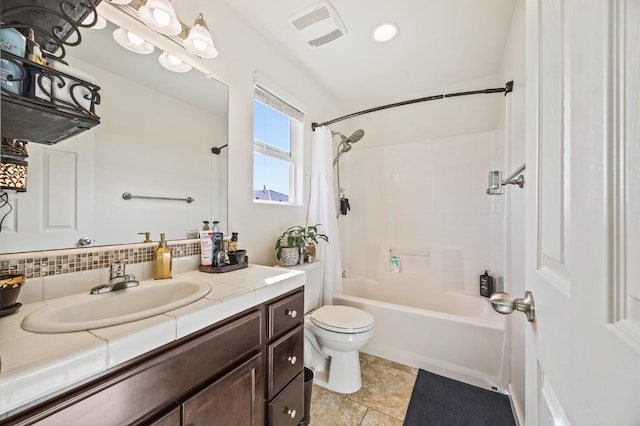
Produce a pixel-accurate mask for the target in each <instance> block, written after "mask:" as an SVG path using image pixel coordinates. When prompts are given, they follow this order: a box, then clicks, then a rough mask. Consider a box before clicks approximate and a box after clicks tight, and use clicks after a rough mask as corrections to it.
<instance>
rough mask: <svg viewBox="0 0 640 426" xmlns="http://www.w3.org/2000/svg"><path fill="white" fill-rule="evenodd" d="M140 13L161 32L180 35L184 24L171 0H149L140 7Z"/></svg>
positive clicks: (150, 25)
mask: <svg viewBox="0 0 640 426" xmlns="http://www.w3.org/2000/svg"><path fill="white" fill-rule="evenodd" d="M138 13H139V14H140V19H142V21H143V22H144V23H145V24H147V26H149V27H150V28H152V29H154V30H156V31H157V32H159V33H162V34H166V35H178V34H180V33H181V32H182V25H181V24H180V21H178V18H177V17H176V11H175V9H174V8H173V5H172V4H171V1H169V0H147V2H146V4H145V5H144V6H142V7H141V8H140V9H138Z"/></svg>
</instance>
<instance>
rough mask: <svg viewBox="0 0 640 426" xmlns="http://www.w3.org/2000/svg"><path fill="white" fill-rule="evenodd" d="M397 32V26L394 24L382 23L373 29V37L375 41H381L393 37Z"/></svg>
mask: <svg viewBox="0 0 640 426" xmlns="http://www.w3.org/2000/svg"><path fill="white" fill-rule="evenodd" d="M397 33H398V26H397V25H396V24H390V23H387V24H382V25H379V26H378V27H377V28H376V29H375V30H374V31H373V38H374V39H375V40H376V41H379V42H381V43H383V42H385V41H389V40H391V39H392V38H394V37H395V36H396V34H397Z"/></svg>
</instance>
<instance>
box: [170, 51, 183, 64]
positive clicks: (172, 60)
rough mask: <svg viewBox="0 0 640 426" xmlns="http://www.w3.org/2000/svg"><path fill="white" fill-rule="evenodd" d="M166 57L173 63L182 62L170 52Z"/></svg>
mask: <svg viewBox="0 0 640 426" xmlns="http://www.w3.org/2000/svg"><path fill="white" fill-rule="evenodd" d="M167 57H168V59H169V62H171V63H172V64H173V65H180V64H181V63H182V60H181V59H180V58H176V57H175V56H173V55H172V54H171V53H169V54H168V55H167Z"/></svg>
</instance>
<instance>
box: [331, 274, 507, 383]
mask: <svg viewBox="0 0 640 426" xmlns="http://www.w3.org/2000/svg"><path fill="white" fill-rule="evenodd" d="M343 287H344V290H343V294H334V298H333V303H334V304H335V305H347V306H353V307H355V308H359V309H362V310H364V311H367V312H369V313H370V314H371V315H373V318H374V324H375V325H374V327H375V334H374V337H373V339H372V340H371V341H370V342H369V344H368V345H367V346H366V347H365V348H364V349H362V351H363V352H366V353H369V354H372V355H375V356H379V357H382V358H386V359H389V360H392V361H396V362H399V363H402V364H406V365H409V366H412V367H417V368H422V369H423V370H427V371H431V372H433V373H436V374H440V375H442V376H445V377H450V378H452V379H455V380H459V381H462V382H465V383H469V384H472V385H475V386H480V387H482V388H486V389H493V390H497V391H499V392H503V393H506V392H507V385H508V382H509V377H508V371H509V370H508V368H507V364H506V363H507V362H508V359H507V358H506V356H505V352H506V348H507V345H506V338H505V337H506V333H505V327H506V320H505V317H504V316H503V315H501V314H498V313H497V312H495V311H493V309H492V308H491V305H490V304H489V302H488V300H486V299H485V298H483V297H480V296H475V295H470V294H466V293H461V292H445V291H442V290H440V291H437V290H433V289H432V290H430V291H429V292H426V291H425V289H424V287H425V286H424V285H421V284H420V282H416V283H413V285H393V284H385V283H380V282H378V281H373V280H369V279H359V278H345V279H343ZM432 287H434V288H436V289H437V288H438V286H432ZM418 288H422V290H418Z"/></svg>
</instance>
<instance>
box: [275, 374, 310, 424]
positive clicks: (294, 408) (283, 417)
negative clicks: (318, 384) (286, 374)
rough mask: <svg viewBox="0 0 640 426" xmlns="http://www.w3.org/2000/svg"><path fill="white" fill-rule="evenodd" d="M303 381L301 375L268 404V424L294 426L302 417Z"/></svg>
mask: <svg viewBox="0 0 640 426" xmlns="http://www.w3.org/2000/svg"><path fill="white" fill-rule="evenodd" d="M303 411H304V379H303V377H302V373H300V374H299V375H298V377H297V378H296V379H295V380H294V381H293V382H291V383H290V384H289V386H287V387H286V388H285V389H284V390H283V391H282V393H280V395H278V397H277V398H276V399H274V400H273V401H271V403H269V424H270V425H272V426H289V425H291V426H295V425H297V424H298V422H299V421H300V419H302V416H303V415H304V412H303Z"/></svg>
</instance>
